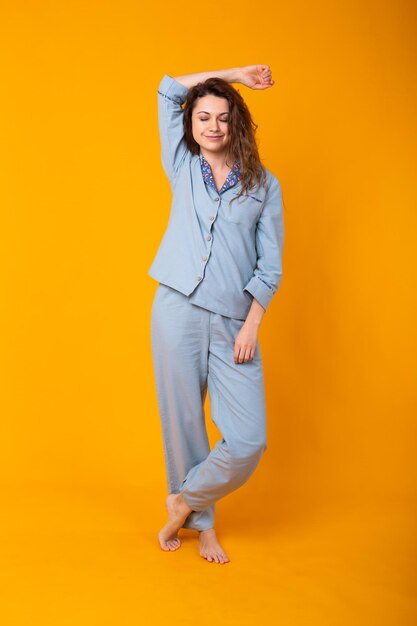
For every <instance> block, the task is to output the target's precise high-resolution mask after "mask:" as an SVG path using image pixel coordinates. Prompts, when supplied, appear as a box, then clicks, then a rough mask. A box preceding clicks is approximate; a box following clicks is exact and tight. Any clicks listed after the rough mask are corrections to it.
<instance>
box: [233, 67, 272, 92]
mask: <svg viewBox="0 0 417 626" xmlns="http://www.w3.org/2000/svg"><path fill="white" fill-rule="evenodd" d="M239 70H240V82H241V83H242V85H246V87H250V88H251V89H267V88H268V87H272V85H273V84H274V83H275V81H274V80H272V74H271V68H270V67H269V65H245V66H244V67H241V68H239Z"/></svg>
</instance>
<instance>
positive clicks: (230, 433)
mask: <svg viewBox="0 0 417 626" xmlns="http://www.w3.org/2000/svg"><path fill="white" fill-rule="evenodd" d="M187 93H188V89H187V88H186V87H184V86H183V85H181V83H179V82H178V81H176V80H175V79H174V78H172V77H171V76H169V75H167V74H165V75H164V77H163V78H162V80H161V82H160V84H159V87H158V123H159V132H160V140H161V148H162V153H161V157H162V165H163V168H164V171H165V173H166V175H167V177H168V180H169V182H170V185H171V190H172V205H171V210H170V216H169V220H168V225H167V228H166V231H165V233H164V236H163V238H162V241H161V243H160V246H159V248H158V251H157V254H156V256H155V258H154V260H153V262H152V265H151V267H150V269H149V270H148V274H149V275H150V276H151V277H152V278H155V279H156V280H157V281H158V283H159V284H158V287H157V290H156V293H155V297H154V301H153V304H152V312H151V340H152V355H153V362H154V371H155V382H156V390H157V396H158V407H159V412H160V417H161V425H162V434H163V442H164V454H165V462H166V471H167V482H168V490H169V492H170V493H180V492H181V493H183V495H184V499H185V500H186V502H187V503H188V504H189V506H190V508H192V512H191V513H190V515H189V516H188V517H187V519H186V521H185V522H184V524H183V527H185V528H195V529H198V530H204V529H207V528H212V527H213V524H214V514H215V502H216V501H217V500H218V499H219V498H221V497H223V496H224V495H226V494H227V493H229V492H231V491H233V490H235V489H237V488H238V487H239V486H240V485H242V484H243V483H244V482H245V481H246V480H247V479H248V478H249V476H250V475H251V474H252V472H253V471H254V470H255V468H256V466H257V464H258V462H259V460H260V458H261V456H262V454H263V452H264V451H265V450H266V411H265V394H264V380H263V369H262V358H261V353H260V345H259V342H257V345H256V350H255V353H254V356H253V359H252V360H249V361H246V362H243V363H235V362H234V356H233V353H234V342H235V339H236V336H237V334H238V332H239V330H240V329H241V327H242V326H243V324H244V321H245V319H246V317H247V314H248V312H249V309H250V306H251V303H252V300H253V298H254V297H255V298H256V299H257V300H258V302H259V303H260V304H261V305H262V307H263V308H264V309H265V310H266V309H267V307H268V305H269V303H270V301H271V299H272V297H273V295H274V294H275V293H276V291H277V289H278V287H279V285H280V282H281V277H282V248H283V214H282V197H281V188H280V184H279V181H278V179H277V178H276V177H275V176H274V175H273V174H272V173H271V172H270V171H269V170H268V169H267V168H265V166H264V169H265V172H266V174H267V181H268V193H267V194H266V192H265V189H264V188H263V187H260V188H259V189H256V190H253V191H252V190H251V193H247V194H245V195H244V196H243V197H242V198H239V199H237V200H235V201H234V202H233V203H231V204H230V200H231V199H232V198H234V197H236V195H237V194H238V193H239V191H240V187H241V174H240V167H239V162H238V161H235V162H234V164H233V166H232V168H231V170H230V172H229V175H228V176H227V178H226V180H225V182H224V184H223V185H222V188H221V189H220V191H218V190H217V188H216V185H215V183H214V179H213V176H212V172H211V168H210V165H209V163H208V162H207V161H206V159H205V158H204V157H203V155H202V154H201V153H200V154H198V155H193V154H192V153H191V152H190V151H189V150H188V148H187V146H186V144H185V140H184V133H183V110H182V106H181V105H182V104H183V102H184V101H185V99H186V96H187ZM207 390H208V392H209V395H210V407H211V418H212V420H213V422H214V423H215V424H216V426H217V427H218V429H219V431H220V432H221V435H222V438H221V439H220V440H219V441H218V442H217V443H216V445H215V446H214V448H213V449H212V450H210V446H209V442H208V437H207V431H206V428H205V416H204V401H205V397H206V393H207Z"/></svg>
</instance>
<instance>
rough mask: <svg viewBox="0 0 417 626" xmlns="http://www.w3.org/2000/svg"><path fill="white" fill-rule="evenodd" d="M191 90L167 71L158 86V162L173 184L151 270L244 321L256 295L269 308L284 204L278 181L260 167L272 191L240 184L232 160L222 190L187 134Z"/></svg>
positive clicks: (278, 269) (195, 299) (278, 275)
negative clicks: (186, 111)
mask: <svg viewBox="0 0 417 626" xmlns="http://www.w3.org/2000/svg"><path fill="white" fill-rule="evenodd" d="M187 93H188V88H187V87H185V86H184V85H182V84H181V83H179V82H178V81H176V80H175V79H174V78H173V77H171V76H169V75H168V74H165V75H164V76H163V78H162V80H161V82H160V84H159V87H158V125H159V135H160V142H161V160H162V166H163V169H164V171H165V174H166V175H167V177H168V180H169V183H170V186H171V190H172V204H171V209H170V214H169V219H168V224H167V227H166V230H165V233H164V235H163V238H162V241H161V243H160V245H159V248H158V250H157V253H156V256H155V257H154V259H153V262H152V264H151V266H150V268H149V270H148V274H149V276H151V277H152V278H154V279H155V280H157V281H158V282H161V283H164V284H166V285H168V286H169V287H172V288H174V289H177V290H178V291H180V292H181V293H183V294H184V295H186V296H189V300H190V302H192V303H194V304H197V305H198V306H201V307H203V308H206V309H208V310H209V311H213V312H215V313H220V314H221V315H225V316H226V317H232V318H235V319H241V320H245V319H246V316H247V314H248V312H249V309H250V307H251V304H252V300H253V298H256V299H257V300H258V302H259V303H260V304H261V306H262V307H263V308H264V310H266V309H267V307H268V305H269V303H270V301H271V299H272V297H273V296H274V294H275V293H276V291H277V289H278V287H279V285H280V283H281V279H282V250H283V236H284V223H283V210H282V194H281V186H280V183H279V180H278V179H277V178H276V177H275V176H274V175H273V174H272V173H271V172H270V171H269V169H268V168H266V167H265V166H263V167H264V170H265V172H266V175H267V182H268V188H269V193H268V194H267V195H266V192H265V189H264V188H263V187H260V188H259V189H256V188H253V189H254V191H253V192H252V190H251V193H248V192H247V193H246V194H245V195H243V196H242V197H241V198H239V199H237V200H235V201H234V202H233V203H232V204H230V200H231V199H232V198H233V197H235V196H236V195H237V194H238V193H239V191H240V188H241V184H242V183H241V176H240V167H239V162H238V161H235V162H234V164H233V166H232V168H231V170H230V172H229V175H228V177H227V179H226V181H225V182H224V184H223V186H222V188H221V190H220V191H218V190H217V188H216V185H215V183H214V179H213V176H212V172H211V168H210V165H209V163H208V162H207V161H206V159H205V158H204V157H203V155H202V154H201V153H200V154H193V153H192V152H191V151H190V150H189V149H188V148H187V146H186V144H185V139H184V126H183V109H182V104H183V103H184V102H185V100H186V97H187Z"/></svg>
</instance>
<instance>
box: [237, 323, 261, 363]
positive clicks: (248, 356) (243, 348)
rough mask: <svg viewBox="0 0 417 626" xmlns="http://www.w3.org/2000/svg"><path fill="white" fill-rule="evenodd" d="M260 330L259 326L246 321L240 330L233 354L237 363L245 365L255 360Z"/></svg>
mask: <svg viewBox="0 0 417 626" xmlns="http://www.w3.org/2000/svg"><path fill="white" fill-rule="evenodd" d="M258 328H259V326H258V325H257V324H253V323H250V322H248V321H246V322H245V323H244V324H243V326H242V328H241V329H240V330H239V332H238V334H237V336H236V339H235V349H234V353H233V358H234V361H235V363H244V362H246V361H251V360H252V359H253V356H254V354H255V350H256V344H257V341H258Z"/></svg>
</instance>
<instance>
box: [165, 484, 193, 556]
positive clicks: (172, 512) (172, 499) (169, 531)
mask: <svg viewBox="0 0 417 626" xmlns="http://www.w3.org/2000/svg"><path fill="white" fill-rule="evenodd" d="M165 506H166V509H167V511H168V521H167V523H166V524H165V526H164V527H163V528H162V529H161V530H160V531H159V533H158V539H159V543H160V545H161V548H162V550H166V551H168V550H177V549H178V548H179V547H180V546H181V541H180V538H179V537H178V531H179V529H180V528H181V526H182V525H183V523H184V522H185V519H186V518H187V517H188V515H189V514H190V513H191V511H192V509H190V507H189V506H188V504H187V503H186V501H185V500H184V496H183V495H182V494H181V493H170V494H169V496H167V498H166V500H165Z"/></svg>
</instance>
